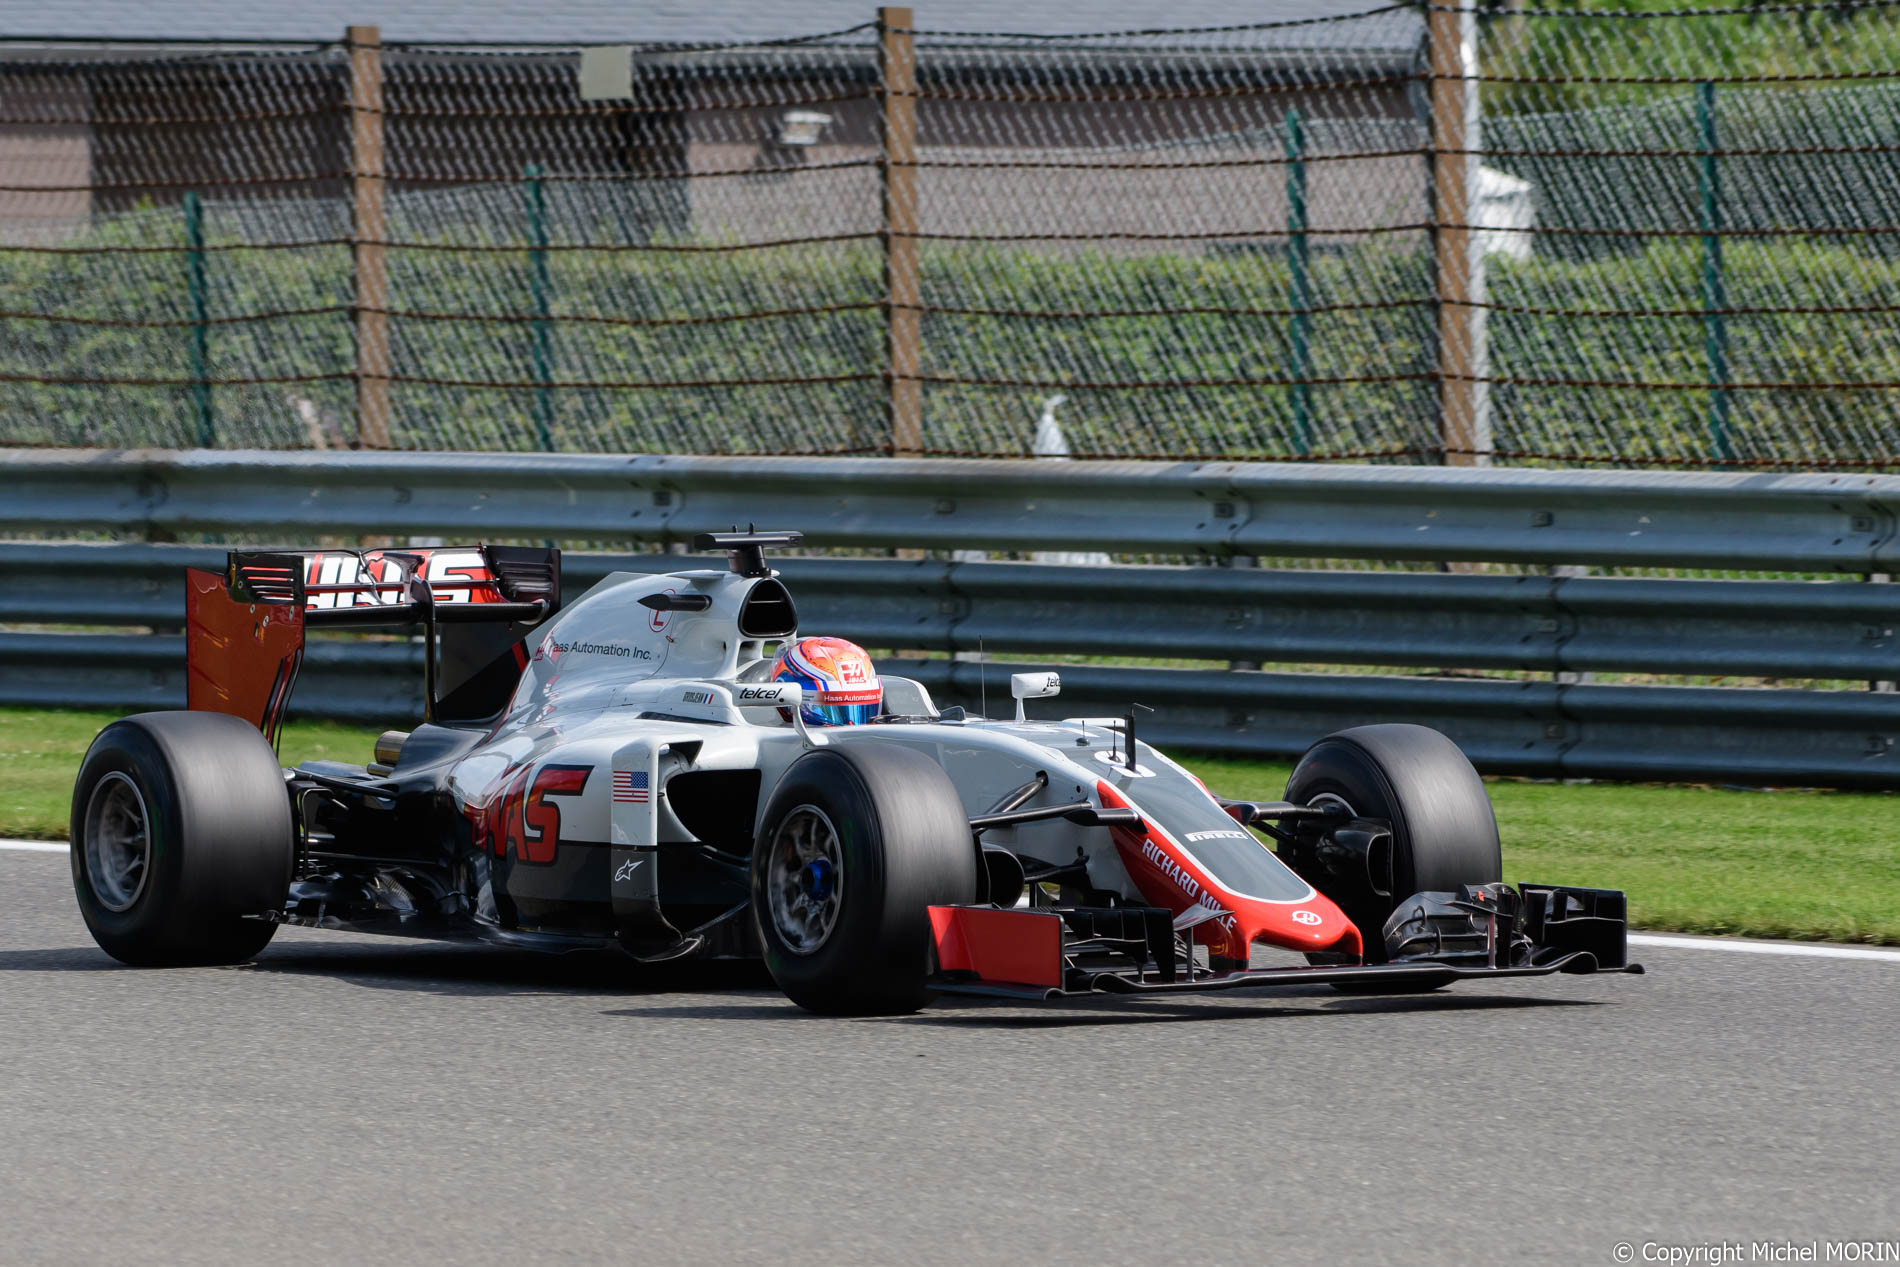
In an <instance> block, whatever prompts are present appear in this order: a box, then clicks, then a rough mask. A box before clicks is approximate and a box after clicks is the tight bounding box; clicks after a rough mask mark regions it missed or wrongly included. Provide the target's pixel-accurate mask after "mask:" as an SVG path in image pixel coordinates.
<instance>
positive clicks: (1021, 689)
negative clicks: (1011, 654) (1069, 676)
mask: <svg viewBox="0 0 1900 1267" xmlns="http://www.w3.org/2000/svg"><path fill="white" fill-rule="evenodd" d="M1009 693H1010V694H1011V695H1013V696H1015V697H1016V720H1017V721H1027V720H1029V719H1028V717H1027V716H1025V715H1024V713H1023V701H1024V700H1026V699H1047V698H1049V696H1051V695H1060V694H1062V675H1061V674H1060V673H1012V674H1010V675H1009Z"/></svg>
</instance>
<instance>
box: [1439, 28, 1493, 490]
mask: <svg viewBox="0 0 1900 1267" xmlns="http://www.w3.org/2000/svg"><path fill="white" fill-rule="evenodd" d="M1426 12H1427V15H1428V16H1427V19H1426V41H1427V43H1428V44H1429V45H1430V66H1431V152H1432V254H1433V259H1434V264H1435V271H1436V275H1437V285H1436V290H1437V298H1438V409H1439V422H1438V426H1439V443H1440V444H1441V445H1442V446H1443V448H1444V455H1445V464H1446V465H1447V466H1484V465H1488V464H1489V462H1490V457H1489V454H1490V450H1491V416H1490V407H1491V395H1490V384H1489V383H1488V382H1486V381H1485V379H1486V375H1487V372H1488V362H1489V357H1488V356H1487V355H1486V349H1485V320H1484V318H1485V309H1484V299H1485V295H1484V256H1483V254H1482V253H1481V252H1480V251H1479V250H1478V240H1477V235H1476V234H1475V233H1473V231H1472V225H1473V221H1472V216H1473V213H1474V212H1475V210H1476V207H1477V198H1476V197H1475V196H1474V194H1475V191H1476V188H1477V176H1478V170H1479V164H1478V160H1477V157H1476V155H1477V153H1478V151H1479V149H1480V144H1481V136H1480V132H1479V115H1478V82H1477V79H1476V75H1477V73H1478V31H1477V15H1476V11H1475V9H1474V7H1473V0H1437V3H1434V4H1431V5H1430V6H1429V7H1428V8H1427V10H1426Z"/></svg>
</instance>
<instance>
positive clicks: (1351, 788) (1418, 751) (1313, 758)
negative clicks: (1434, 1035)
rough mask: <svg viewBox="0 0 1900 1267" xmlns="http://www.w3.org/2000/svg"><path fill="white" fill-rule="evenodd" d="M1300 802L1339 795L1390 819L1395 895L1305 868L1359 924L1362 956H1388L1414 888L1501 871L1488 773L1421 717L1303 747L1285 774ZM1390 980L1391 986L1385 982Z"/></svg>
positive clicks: (1444, 886) (1361, 810)
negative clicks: (1396, 918) (1417, 722)
mask: <svg viewBox="0 0 1900 1267" xmlns="http://www.w3.org/2000/svg"><path fill="white" fill-rule="evenodd" d="M1286 799H1287V800H1289V801H1292V802H1293V803H1295V804H1297V805H1307V804H1311V803H1313V802H1314V801H1316V800H1320V801H1324V800H1327V799H1336V800H1338V801H1341V802H1343V803H1344V804H1345V805H1347V806H1348V807H1349V808H1350V809H1351V810H1352V811H1353V813H1354V814H1356V815H1358V816H1360V817H1363V818H1382V819H1385V820H1386V821H1388V822H1390V823H1391V824H1392V894H1391V896H1389V897H1380V896H1379V895H1377V894H1376V893H1373V892H1372V891H1371V889H1370V888H1369V887H1367V886H1365V885H1363V884H1359V885H1349V884H1346V883H1344V882H1341V881H1339V880H1336V879H1334V878H1332V877H1308V878H1309V879H1312V880H1313V882H1314V887H1316V888H1318V889H1319V890H1320V892H1322V893H1324V894H1325V895H1326V896H1327V897H1329V898H1331V899H1332V901H1333V902H1334V904H1335V905H1337V906H1338V907H1339V908H1340V909H1341V910H1342V911H1344V912H1345V914H1346V917H1347V918H1348V919H1350V920H1352V922H1353V923H1354V924H1356V925H1358V927H1359V933H1360V936H1361V938H1362V939H1363V941H1364V943H1365V961H1366V962H1367V963H1385V962H1386V954H1385V933H1384V930H1385V922H1386V919H1387V918H1388V917H1389V916H1390V915H1391V914H1392V912H1393V911H1394V910H1396V909H1397V908H1398V905H1399V903H1401V902H1403V901H1404V900H1405V899H1406V898H1408V897H1410V896H1412V894H1414V893H1424V892H1440V891H1446V890H1453V889H1456V888H1457V887H1458V886H1459V885H1461V884H1491V883H1494V882H1496V881H1498V880H1500V879H1502V878H1503V876H1504V860H1503V855H1502V853H1501V851H1500V849H1499V846H1498V825H1497V819H1496V818H1495V817H1494V816H1493V815H1492V812H1491V798H1490V797H1489V796H1487V795H1486V794H1485V790H1484V781H1483V780H1482V779H1480V778H1479V777H1478V772H1477V771H1476V770H1475V769H1473V768H1472V766H1471V762H1470V760H1469V759H1468V758H1467V757H1466V756H1465V754H1464V753H1463V752H1462V751H1461V750H1460V749H1459V747H1458V745H1457V744H1455V743H1453V742H1452V741H1451V740H1450V739H1448V738H1446V737H1445V736H1444V735H1442V734H1440V733H1439V732H1438V731H1436V730H1433V729H1431V728H1430V727H1427V726H1409V725H1383V726H1356V727H1354V728H1352V729H1351V730H1342V731H1340V732H1338V733H1337V734H1333V735H1328V736H1327V737H1326V738H1324V739H1322V740H1320V741H1319V742H1318V743H1316V744H1314V745H1313V746H1312V747H1311V748H1308V749H1307V750H1306V754H1305V755H1304V756H1302V757H1301V758H1300V760H1299V764H1298V765H1296V766H1294V768H1293V774H1292V777H1291V778H1289V779H1288V780H1287V785H1286ZM1387 988H1389V987H1387Z"/></svg>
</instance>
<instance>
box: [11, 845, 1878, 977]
mask: <svg viewBox="0 0 1900 1267" xmlns="http://www.w3.org/2000/svg"><path fill="white" fill-rule="evenodd" d="M0 849H17V850H20V851H22V852H25V853H65V852H66V851H67V850H66V842H64V841H61V840H0ZM1629 944H1630V945H1632V946H1655V947H1658V948H1660V949H1668V950H1726V951H1728V952H1729V953H1731V954H1742V955H1806V956H1808V957H1810V958H1814V959H1879V960H1884V961H1885V962H1887V963H1900V950H1886V949H1882V948H1880V947H1878V946H1824V945H1821V944H1820V943H1819V942H1799V941H1738V940H1736V939H1734V938H1730V937H1671V936H1668V935H1665V934H1658V933H1631V934H1630V935H1629Z"/></svg>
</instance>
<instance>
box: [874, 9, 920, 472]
mask: <svg viewBox="0 0 1900 1267" xmlns="http://www.w3.org/2000/svg"><path fill="white" fill-rule="evenodd" d="M913 22H914V19H913V17H912V15H911V11H910V10H909V9H894V8H883V9H879V10H878V11H877V25H878V35H879V39H878V141H879V145H878V153H879V158H878V175H879V177H880V178H881V180H882V183H883V190H884V208H883V210H884V328H885V354H886V363H887V367H888V368H887V370H886V373H887V374H888V375H889V384H888V397H887V400H888V404H887V413H888V421H889V424H890V442H891V452H892V453H893V454H895V455H896V456H898V457H904V456H906V455H915V454H916V453H918V452H920V451H921V450H922V449H923V434H924V432H923V384H922V383H921V382H920V381H919V380H918V377H917V375H918V373H919V372H920V370H921V369H922V366H923V356H922V349H921V347H920V344H921V341H922V336H923V312H922V311H921V310H920V307H919V305H920V304H921V303H922V301H923V286H922V284H921V281H920V278H919V276H918V270H917V166H916V164H917V47H916V43H915V41H914V40H913V38H912V34H911V27H912V24H913Z"/></svg>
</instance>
